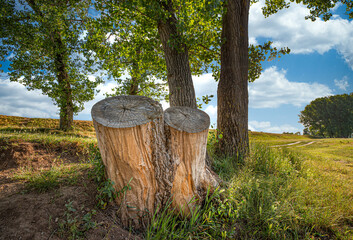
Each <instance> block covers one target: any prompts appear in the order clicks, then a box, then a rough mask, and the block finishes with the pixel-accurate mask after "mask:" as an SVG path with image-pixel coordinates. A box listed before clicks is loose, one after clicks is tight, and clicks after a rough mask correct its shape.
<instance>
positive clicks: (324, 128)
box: [299, 93, 353, 138]
mask: <svg viewBox="0 0 353 240" xmlns="http://www.w3.org/2000/svg"><path fill="white" fill-rule="evenodd" d="M299 119H300V122H301V123H302V124H303V125H304V126H305V132H308V133H309V134H310V135H313V136H319V137H331V138H332V137H343V138H346V137H349V136H350V135H351V134H352V133H353V94H352V93H351V94H350V95H348V94H342V95H335V96H330V97H322V98H317V99H315V100H314V101H312V102H311V103H310V104H309V105H307V106H306V107H305V109H304V110H303V111H301V113H300V115H299Z"/></svg>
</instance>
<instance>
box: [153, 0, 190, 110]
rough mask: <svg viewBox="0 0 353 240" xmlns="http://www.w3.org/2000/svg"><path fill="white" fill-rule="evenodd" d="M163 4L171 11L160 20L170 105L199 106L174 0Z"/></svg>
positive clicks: (167, 10)
mask: <svg viewBox="0 0 353 240" xmlns="http://www.w3.org/2000/svg"><path fill="white" fill-rule="evenodd" d="M161 5H162V7H163V8H164V10H165V11H166V12H168V13H170V17H168V18H167V19H162V20H160V21H159V22H158V33H159V36H160V39H161V42H162V45H163V50H164V56H165V61H166V66H167V72H168V75H167V78H168V86H169V102H170V106H186V107H191V108H197V104H196V97H195V90H194V85H193V82H192V76H191V70H190V65H189V55H188V50H187V47H186V45H185V44H184V43H180V41H178V40H179V39H180V38H181V33H180V32H178V30H177V26H176V25H177V19H176V17H175V13H174V9H173V5H172V1H166V2H163V1H161Z"/></svg>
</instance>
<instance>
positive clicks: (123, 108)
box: [91, 95, 163, 128]
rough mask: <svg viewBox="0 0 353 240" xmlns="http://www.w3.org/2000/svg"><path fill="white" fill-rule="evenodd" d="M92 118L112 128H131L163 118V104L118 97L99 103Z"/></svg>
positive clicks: (93, 109) (142, 98)
mask: <svg viewBox="0 0 353 240" xmlns="http://www.w3.org/2000/svg"><path fill="white" fill-rule="evenodd" d="M91 114H92V118H93V120H95V121H96V122H98V123H99V124H101V125H103V126H105V127H111V128H130V127H136V126H138V125H142V124H145V123H148V122H151V121H153V120H154V119H156V118H158V117H160V116H162V114H163V109H162V106H161V104H159V103H158V102H157V101H154V100H152V99H150V98H148V97H145V96H132V95H130V96H116V97H109V98H106V99H103V100H101V101H99V102H97V103H96V104H95V105H94V106H93V107H92V111H91Z"/></svg>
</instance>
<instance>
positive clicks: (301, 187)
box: [0, 115, 353, 239]
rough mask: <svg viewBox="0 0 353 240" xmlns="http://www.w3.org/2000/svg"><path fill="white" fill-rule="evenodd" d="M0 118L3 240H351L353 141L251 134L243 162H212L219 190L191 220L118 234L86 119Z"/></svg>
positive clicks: (162, 216) (166, 218)
mask: <svg viewBox="0 0 353 240" xmlns="http://www.w3.org/2000/svg"><path fill="white" fill-rule="evenodd" d="M57 127H58V120H55V119H39V118H37V119H34V118H21V117H9V116H2V115H0V167H1V168H0V226H1V227H0V236H2V238H3V239H12V238H18V237H19V236H21V237H22V238H23V239H34V238H39V239H44V238H45V239H104V238H105V239H353V189H352V186H353V139H314V138H310V137H308V136H301V135H294V134H270V133H259V132H249V137H250V154H249V156H248V157H247V158H245V159H234V158H233V159H232V158H227V157H219V156H218V157H217V156H215V155H214V154H213V149H214V145H215V144H217V143H216V142H217V138H216V136H215V132H214V131H211V132H210V135H209V144H208V148H209V152H210V154H211V155H212V156H213V166H212V167H213V169H214V171H216V172H217V173H218V174H219V176H220V177H221V178H222V180H223V183H222V185H221V186H220V187H219V188H218V189H217V190H216V191H215V192H214V193H212V194H211V193H209V194H208V195H207V198H206V200H205V202H204V203H203V204H202V206H200V207H199V208H196V209H194V211H193V212H192V214H191V216H190V217H189V218H182V217H180V216H178V215H175V214H173V213H172V212H170V211H168V210H167V208H166V209H163V211H161V213H159V214H158V215H154V216H153V219H152V221H151V224H150V225H149V227H148V228H147V229H146V231H144V232H136V231H134V229H122V228H121V227H120V226H119V219H117V218H116V216H115V213H116V211H118V210H119V206H115V205H114V204H113V199H114V195H115V194H116V192H115V191H114V190H113V188H112V183H111V182H110V181H108V180H106V179H105V178H104V166H103V165H102V163H101V158H100V154H99V152H98V149H97V146H96V139H95V132H94V128H93V125H92V122H90V121H75V127H74V130H73V131H71V132H61V131H59V130H57ZM0 238H1V237H0Z"/></svg>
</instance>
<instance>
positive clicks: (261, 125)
mask: <svg viewBox="0 0 353 240" xmlns="http://www.w3.org/2000/svg"><path fill="white" fill-rule="evenodd" d="M249 129H250V130H251V131H258V132H269V133H283V132H292V133H296V132H300V129H298V128H296V127H293V126H291V125H289V124H283V125H280V126H277V125H276V126H272V124H271V122H267V121H266V122H258V121H250V122H249Z"/></svg>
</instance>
